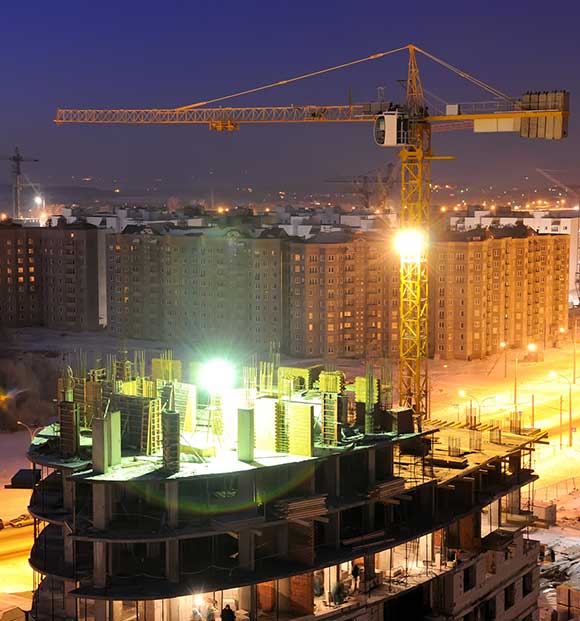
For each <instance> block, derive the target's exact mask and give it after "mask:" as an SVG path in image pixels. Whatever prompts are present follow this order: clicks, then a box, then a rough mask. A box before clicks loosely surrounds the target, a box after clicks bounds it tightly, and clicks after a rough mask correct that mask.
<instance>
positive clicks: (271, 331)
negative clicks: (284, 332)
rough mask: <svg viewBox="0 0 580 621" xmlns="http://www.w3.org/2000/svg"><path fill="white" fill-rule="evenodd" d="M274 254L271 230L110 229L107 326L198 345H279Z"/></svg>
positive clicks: (120, 332)
mask: <svg viewBox="0 0 580 621" xmlns="http://www.w3.org/2000/svg"><path fill="white" fill-rule="evenodd" d="M281 254H282V253H281V241H280V239H279V238H278V237H277V236H276V235H275V234H274V233H273V232H271V231H265V232H263V233H262V235H261V236H260V237H252V236H251V235H248V234H244V233H242V232H241V231H239V230H237V229H234V228H226V229H218V228H215V229H206V230H204V231H196V230H191V229H171V228H163V229H154V228H152V227H136V228H132V227H131V228H128V229H126V231H125V232H124V233H123V234H120V235H111V236H110V237H109V242H108V300H109V302H108V307H109V329H110V330H111V332H112V333H113V334H115V335H117V336H124V337H130V338H140V339H143V338H145V339H148V338H151V339H159V340H166V341H168V342H173V343H175V342H180V343H189V344H192V345H195V346H196V347H198V348H202V349H205V348H213V349H214V350H215V349H216V348H222V350H223V348H226V349H231V350H233V351H235V350H237V349H239V348H241V347H246V346H249V345H252V344H253V345H254V346H255V348H256V349H264V348H266V349H267V348H268V347H269V344H270V343H275V344H279V343H280V340H281V326H282V256H281Z"/></svg>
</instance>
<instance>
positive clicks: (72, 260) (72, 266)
mask: <svg viewBox="0 0 580 621" xmlns="http://www.w3.org/2000/svg"><path fill="white" fill-rule="evenodd" d="M40 231H41V244H42V282H43V287H42V291H43V306H44V311H43V312H44V320H43V322H44V325H45V326H46V327H49V328H53V329H56V330H70V331H78V330H97V329H98V328H99V326H100V325H103V324H104V323H105V321H106V315H104V314H101V313H102V312H103V311H104V309H102V310H101V308H100V306H99V292H100V290H102V288H103V287H104V282H103V281H102V278H103V275H104V265H103V261H102V259H101V261H99V237H100V236H103V235H104V234H105V231H103V230H99V229H98V228H97V227H95V226H93V225H92V224H87V223H86V222H73V223H70V224H68V223H67V224H65V223H59V224H58V225H57V226H55V227H49V228H42V229H40ZM100 299H101V300H102V297H101V298H100Z"/></svg>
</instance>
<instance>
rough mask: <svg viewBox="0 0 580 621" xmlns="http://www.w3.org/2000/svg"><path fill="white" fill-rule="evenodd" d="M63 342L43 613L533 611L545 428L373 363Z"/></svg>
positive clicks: (37, 451)
mask: <svg viewBox="0 0 580 621" xmlns="http://www.w3.org/2000/svg"><path fill="white" fill-rule="evenodd" d="M68 362H69V364H68V365H65V366H64V367H63V371H62V374H61V377H60V379H59V386H58V394H59V397H58V404H57V409H58V420H57V422H55V423H53V424H51V425H48V426H46V427H45V428H43V429H42V430H41V431H39V432H38V433H37V434H36V436H35V438H34V440H33V442H32V444H31V446H30V450H29V459H30V460H31V462H32V463H33V465H34V466H35V467H36V468H38V469H39V470H40V472H41V480H40V482H39V483H38V485H37V486H36V487H35V489H34V492H33V495H32V498H31V501H30V512H31V513H32V515H33V516H34V518H35V527H34V533H35V543H34V546H33V548H32V551H31V555H30V563H31V565H32V567H33V569H34V572H35V582H36V593H35V597H34V600H33V607H32V611H31V615H32V617H33V618H34V619H38V620H41V619H47V618H61V619H82V620H92V619H95V620H98V621H105V620H111V621H122V620H125V619H127V620H128V619H135V618H139V619H145V620H147V621H153V620H155V621H162V620H167V621H173V620H182V621H186V620H187V621H189V620H190V619H191V616H192V611H194V610H196V609H197V611H198V612H199V614H200V615H201V616H202V618H204V619H205V618H209V617H211V618H218V617H220V615H221V612H220V611H222V610H223V609H224V608H225V606H226V605H229V606H230V608H231V609H232V610H234V611H235V613H236V616H237V618H238V619H245V618H248V619H258V618H263V619H271V620H274V619H290V618H300V617H312V616H316V617H327V618H336V615H337V614H339V615H340V618H345V619H348V618H354V617H357V618H364V619H367V618H368V619H381V618H400V616H399V614H402V612H400V611H402V610H404V611H405V614H407V615H410V616H411V617H412V618H416V619H431V620H435V619H440V620H443V619H446V620H450V619H476V618H479V619H494V618H498V619H499V618H501V619H537V598H538V572H539V569H538V567H537V564H536V561H537V556H538V544H537V543H536V542H534V541H532V540H529V539H528V538H527V536H526V529H527V528H528V527H529V526H530V524H531V523H532V521H533V520H534V519H535V518H534V517H533V510H532V500H531V499H532V498H533V494H532V490H533V484H534V481H535V480H536V478H537V477H536V475H535V474H534V472H533V463H532V462H533V459H532V458H533V452H534V445H535V443H537V442H539V441H541V440H542V438H543V437H544V434H543V433H542V432H541V431H539V430H536V429H531V428H528V429H524V428H522V426H521V422H520V421H518V420H517V419H516V418H513V417H512V419H511V420H510V421H509V424H508V425H506V426H505V427H502V425H501V424H499V423H498V424H492V423H486V424H481V423H477V421H476V420H475V419H467V420H466V421H464V422H462V423H461V424H449V423H442V424H441V425H439V426H434V425H432V424H431V423H430V421H429V420H424V421H422V424H418V420H417V419H416V418H415V417H413V415H412V411H411V410H410V409H409V408H407V407H392V404H391V392H390V384H389V383H388V382H387V381H386V377H385V375H384V371H383V369H382V368H380V367H373V366H372V365H369V366H368V367H367V370H366V373H365V375H364V376H360V377H354V378H351V379H350V381H349V382H347V381H346V378H345V376H344V374H343V373H342V372H340V371H336V370H333V369H328V368H327V369H325V368H323V367H320V366H317V367H304V368H291V367H282V366H280V365H279V360H278V358H277V355H276V354H275V353H273V354H272V355H271V356H270V357H269V358H268V359H267V360H262V361H259V360H257V359H255V358H253V359H250V360H248V361H246V363H245V364H243V365H242V366H241V367H239V368H235V367H234V366H232V365H231V364H230V363H227V362H226V361H223V360H217V359H216V360H210V361H207V362H204V363H203V364H198V363H194V364H186V363H184V362H182V361H178V360H175V359H173V358H172V357H171V355H170V353H167V354H165V355H163V356H161V357H158V358H152V359H147V356H146V355H145V353H144V352H142V351H137V352H134V354H133V355H132V356H129V355H128V353H127V352H126V351H121V352H120V353H119V354H118V355H116V356H111V355H109V356H107V359H106V360H100V359H99V358H97V359H96V363H100V364H101V366H93V365H87V360H86V356H82V355H77V356H75V357H71V358H70V359H69V361H68ZM522 489H523V490H524V494H523V495H522V494H521V490H522ZM522 498H524V500H523V501H522ZM355 567H356V569H355ZM383 615H384V616H383ZM476 615H478V616H476ZM194 616H195V615H194Z"/></svg>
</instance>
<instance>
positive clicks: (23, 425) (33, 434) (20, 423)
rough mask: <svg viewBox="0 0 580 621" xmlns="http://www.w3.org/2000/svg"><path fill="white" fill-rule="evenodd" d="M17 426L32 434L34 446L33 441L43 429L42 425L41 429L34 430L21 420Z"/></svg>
mask: <svg viewBox="0 0 580 621" xmlns="http://www.w3.org/2000/svg"><path fill="white" fill-rule="evenodd" d="M16 424H17V425H20V426H21V427H25V428H26V430H27V431H28V433H29V434H30V443H31V444H32V440H34V438H35V436H36V434H37V433H38V432H39V431H40V430H41V429H42V425H41V426H40V427H36V428H35V429H32V428H31V427H30V426H29V425H27V424H26V423H23V422H22V421H21V420H17V421H16Z"/></svg>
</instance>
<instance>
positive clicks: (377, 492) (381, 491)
mask: <svg viewBox="0 0 580 621" xmlns="http://www.w3.org/2000/svg"><path fill="white" fill-rule="evenodd" d="M403 491H405V479H403V478H402V477H394V478H393V479H391V480H390V481H382V482H381V483H377V484H376V485H375V487H374V489H372V490H371V491H370V493H369V498H370V499H371V500H377V501H379V502H383V501H385V500H387V499H388V498H392V497H393V496H396V495H397V494H400V493H402V492H403Z"/></svg>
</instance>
